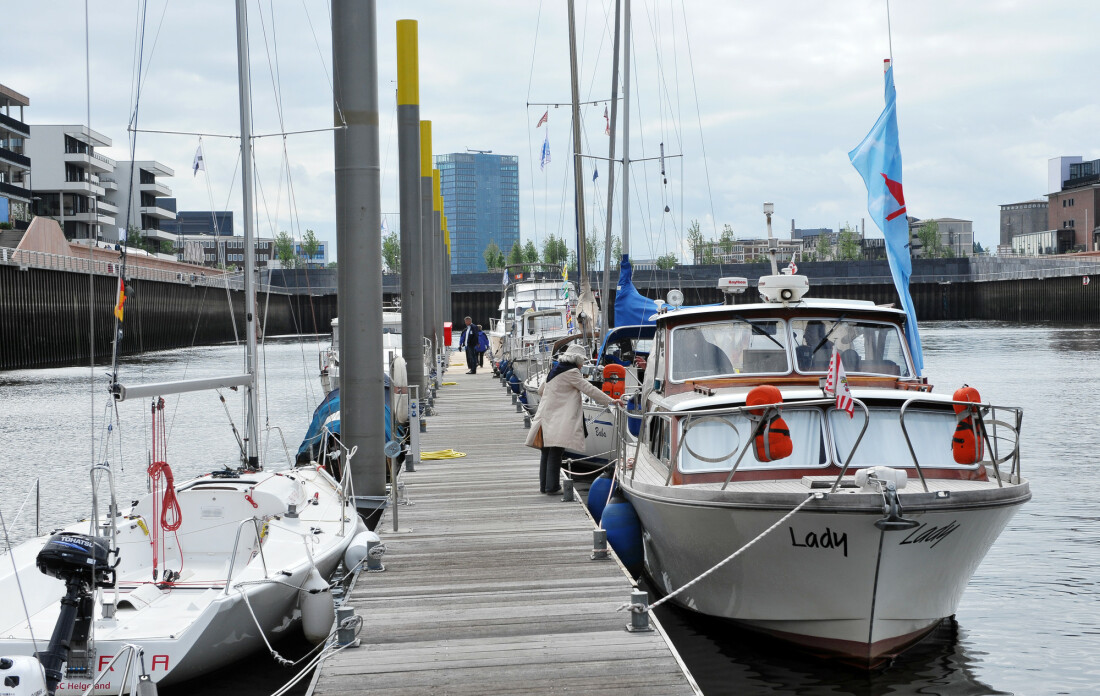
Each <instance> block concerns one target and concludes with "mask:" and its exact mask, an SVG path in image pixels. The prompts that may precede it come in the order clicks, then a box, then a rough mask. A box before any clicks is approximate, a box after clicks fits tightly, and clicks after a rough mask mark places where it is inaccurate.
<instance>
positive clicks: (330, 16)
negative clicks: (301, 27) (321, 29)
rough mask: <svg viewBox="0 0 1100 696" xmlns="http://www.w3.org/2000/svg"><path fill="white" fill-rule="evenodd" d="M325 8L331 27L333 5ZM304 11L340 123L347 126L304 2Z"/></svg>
mask: <svg viewBox="0 0 1100 696" xmlns="http://www.w3.org/2000/svg"><path fill="white" fill-rule="evenodd" d="M325 7H327V8H328V10H329V25H330V26H331V25H332V6H331V3H327V2H326V3H325ZM302 9H303V10H305V13H306V22H307V23H308V24H309V33H310V34H312V35H313V45H314V46H316V47H317V55H318V57H320V59H321V70H322V71H323V72H324V73H325V79H326V80H328V88H329V91H330V92H331V93H332V103H333V105H334V106H335V107H336V113H337V114H339V115H340V123H342V124H344V125H347V121H345V120H344V111H343V110H342V109H341V108H340V102H338V101H337V100H336V88H335V87H334V86H333V84H332V75H331V74H330V73H329V71H328V65H327V64H326V63H325V54H324V52H322V51H321V42H319V41H318V40H317V32H316V30H314V28H313V18H312V17H310V16H309V8H308V7H307V6H306V1H305V0H302ZM341 127H342V126H341Z"/></svg>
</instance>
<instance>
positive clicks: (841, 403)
mask: <svg viewBox="0 0 1100 696" xmlns="http://www.w3.org/2000/svg"><path fill="white" fill-rule="evenodd" d="M825 396H836V407H837V410H838V411H844V412H845V413H847V414H848V417H849V418H854V417H855V412H856V404H855V401H853V399H852V392H851V390H850V389H848V375H847V374H845V372H844V363H843V362H841V360H840V353H839V352H838V351H837V349H836V346H833V357H832V359H831V360H830V361H829V375H828V377H826V378H825Z"/></svg>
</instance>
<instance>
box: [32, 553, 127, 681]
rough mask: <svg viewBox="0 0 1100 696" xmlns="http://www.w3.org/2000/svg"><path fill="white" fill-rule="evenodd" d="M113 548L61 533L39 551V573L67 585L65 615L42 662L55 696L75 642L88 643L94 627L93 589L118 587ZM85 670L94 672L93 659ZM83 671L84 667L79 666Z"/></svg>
mask: <svg viewBox="0 0 1100 696" xmlns="http://www.w3.org/2000/svg"><path fill="white" fill-rule="evenodd" d="M110 553H111V547H110V543H109V541H108V539H107V538H106V537H92V536H88V535H86V534H73V533H69V532H61V533H59V534H54V535H53V536H52V537H50V539H49V541H47V542H46V544H45V546H43V547H42V550H41V551H39V552H38V558H37V559H36V561H35V564H36V565H37V566H38V570H40V571H42V572H43V573H45V574H46V575H49V576H51V577H55V578H57V579H58V580H61V581H63V582H64V583H65V590H66V591H65V597H64V598H62V600H61V613H60V614H58V616H57V623H56V624H54V628H53V635H52V636H51V637H50V645H49V647H48V648H47V649H46V652H45V653H39V654H38V659H39V661H41V663H42V667H43V668H44V670H45V674H46V690H47V692H48V693H50V694H51V695H52V694H54V693H55V692H56V691H57V685H58V684H59V683H60V682H61V679H62V674H61V666H62V665H63V664H65V662H66V661H67V660H68V659H69V650H70V646H71V644H72V643H74V642H75V643H77V644H84V645H86V644H87V641H88V635H89V632H90V629H91V625H92V610H93V605H94V601H93V597H92V589H93V588H96V587H111V586H113V585H114V580H115V571H114V569H113V568H112V567H111V566H110V564H109V563H108V556H109V555H110ZM86 657H88V658H89V660H88V664H86V665H85V666H84V667H83V669H86V670H88V671H90V656H87V655H86ZM76 667H77V669H80V666H76Z"/></svg>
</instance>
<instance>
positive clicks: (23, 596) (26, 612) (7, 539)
mask: <svg viewBox="0 0 1100 696" xmlns="http://www.w3.org/2000/svg"><path fill="white" fill-rule="evenodd" d="M0 527H3V529H4V542H5V543H6V544H7V547H8V551H7V556H8V557H9V558H11V568H12V572H13V573H15V585H16V587H18V588H19V601H20V602H22V603H23V615H24V616H26V617H27V630H28V631H30V634H31V645H33V646H34V651H35V653H37V652H38V640H37V639H35V637H34V627H33V626H31V612H30V610H29V609H27V596H26V594H25V593H24V592H23V581H22V580H21V579H20V578H19V566H18V565H16V563H15V554H14V553H11V537H10V536H9V535H8V525H7V523H6V522H4V513H3V511H2V510H0Z"/></svg>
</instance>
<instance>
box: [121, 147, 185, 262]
mask: <svg viewBox="0 0 1100 696" xmlns="http://www.w3.org/2000/svg"><path fill="white" fill-rule="evenodd" d="M175 174H176V173H175V172H174V171H173V170H172V168H171V167H169V166H167V165H165V164H161V163H160V162H156V161H153V160H141V161H134V162H130V161H120V162H119V163H118V164H117V165H116V166H115V168H114V174H113V178H114V180H115V181H116V182H117V183H118V186H117V188H116V189H115V190H114V191H111V192H110V193H109V194H108V196H107V198H108V200H109V201H111V203H113V204H114V205H115V206H117V208H118V210H119V216H118V226H119V227H121V228H123V230H129V229H130V228H131V227H136V228H137V229H138V230H139V232H140V234H141V236H142V237H144V238H145V239H148V240H157V241H161V242H169V243H173V244H174V243H175V241H176V235H174V234H171V233H169V232H165V231H163V230H161V229H160V223H161V221H162V220H173V221H174V220H175V219H176V211H175V209H174V205H175V203H174V202H173V203H172V206H173V208H172V209H169V208H168V207H165V206H166V204H165V202H163V201H160V200H158V199H161V198H172V189H170V188H168V185H167V184H165V183H164V182H163V181H162V179H166V178H169V177H172V176H175ZM127 210H129V215H127Z"/></svg>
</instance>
